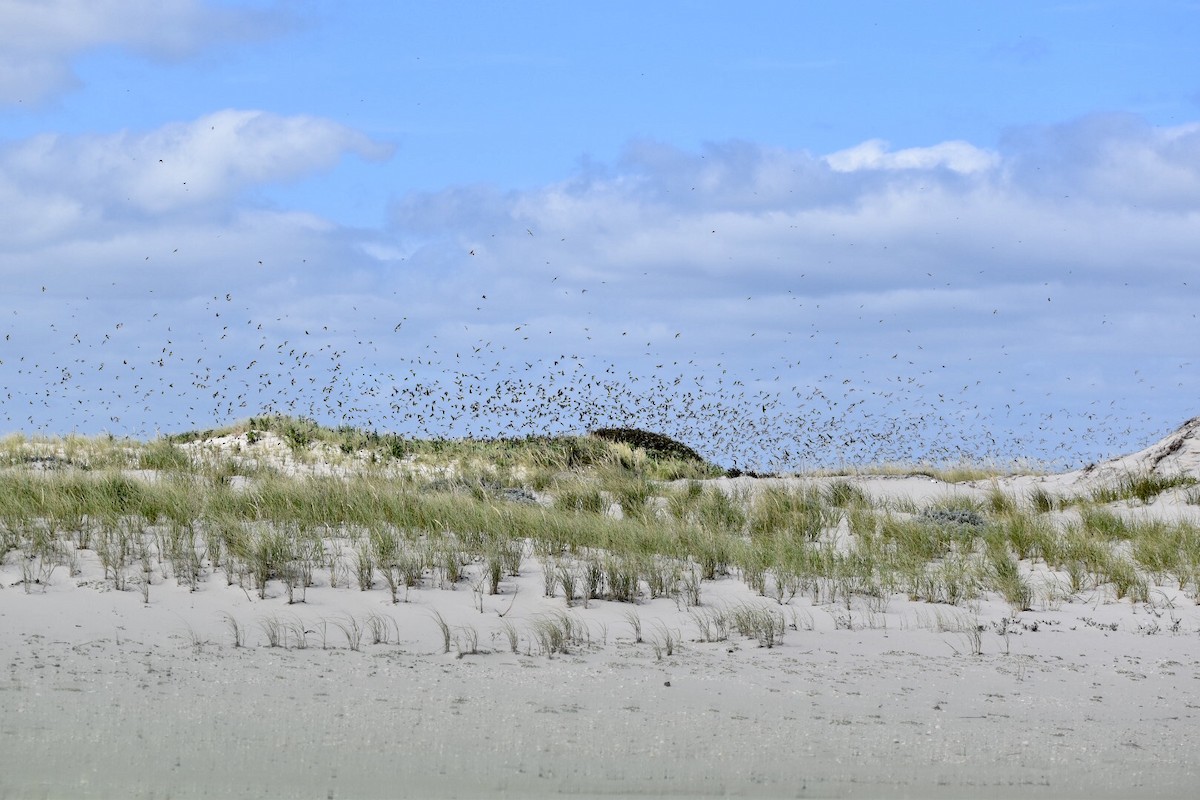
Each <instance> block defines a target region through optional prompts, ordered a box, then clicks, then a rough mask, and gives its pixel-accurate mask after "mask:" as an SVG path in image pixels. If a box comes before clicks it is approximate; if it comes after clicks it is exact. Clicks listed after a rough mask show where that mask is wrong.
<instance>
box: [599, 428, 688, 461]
mask: <svg viewBox="0 0 1200 800" xmlns="http://www.w3.org/2000/svg"><path fill="white" fill-rule="evenodd" d="M592 436H595V437H596V438H597V439H604V440H605V441H609V442H617V443H619V444H627V445H629V446H630V447H633V448H637V449H641V450H645V451H646V455H648V456H650V457H651V458H655V459H670V458H673V459H677V460H679V461H695V462H697V463H700V464H703V463H705V461H704V459H703V458H702V457H701V456H700V454H699V453H697V452H696V451H695V450H693V449H692V448H690V447H688V446H687V445H686V444H684V443H683V442H679V441H676V440H675V439H672V438H671V437H670V436H667V435H665V434H662V433H653V432H651V431H643V430H640V429H638V428H597V429H596V430H594V431H592Z"/></svg>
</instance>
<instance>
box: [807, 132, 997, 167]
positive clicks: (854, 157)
mask: <svg viewBox="0 0 1200 800" xmlns="http://www.w3.org/2000/svg"><path fill="white" fill-rule="evenodd" d="M825 161H826V162H827V163H828V164H829V166H831V167H832V168H833V169H834V170H836V171H838V172H855V171H858V170H867V169H887V170H901V169H907V170H930V169H937V168H939V167H942V168H945V169H948V170H951V171H953V172H961V173H964V174H968V173H973V172H983V171H985V170H989V169H992V168H993V167H995V166H996V164H997V163H998V161H999V158H998V157H997V156H996V154H995V153H990V152H988V151H986V150H981V149H979V148H978V147H975V146H974V145H972V144H969V143H968V142H942V143H941V144H938V145H934V146H933V147H910V148H907V149H904V150H895V151H890V150H889V149H888V143H887V142H885V141H883V140H882V139H871V140H870V141H866V142H863V143H862V144H860V145H856V146H855V147H851V148H848V149H846V150H840V151H838V152H836V153H831V154H829V155H828V156H826V157H825Z"/></svg>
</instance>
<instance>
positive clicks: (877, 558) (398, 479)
mask: <svg viewBox="0 0 1200 800" xmlns="http://www.w3.org/2000/svg"><path fill="white" fill-rule="evenodd" d="M205 434H206V435H201V434H196V435H186V434H185V435H179V436H175V437H170V438H168V439H160V440H156V441H154V442H150V443H148V444H141V443H137V442H131V441H125V440H115V439H103V440H96V441H93V440H82V439H71V440H69V441H68V440H62V441H56V440H26V439H21V438H14V437H10V438H9V439H8V440H5V442H4V448H5V449H4V453H3V458H2V459H0V463H5V464H8V465H9V466H8V467H7V468H4V469H2V470H0V566H2V565H4V564H5V563H7V564H9V565H10V566H11V567H13V568H14V569H15V568H18V567H19V569H16V572H19V576H20V577H19V582H20V583H21V584H22V585H23V587H24V590H25V591H26V592H32V591H45V590H46V588H47V587H48V586H49V585H51V584H52V583H53V582H55V581H61V580H64V579H67V578H68V577H70V576H74V575H77V574H78V572H79V570H80V563H81V559H83V558H88V557H89V556H88V553H94V557H95V559H96V562H97V563H98V564H99V567H100V568H102V569H103V577H104V581H105V582H106V583H107V584H108V585H109V586H111V587H112V588H114V589H117V590H130V589H134V590H137V589H140V590H141V591H142V592H143V593H144V595H145V599H146V600H147V601H149V600H150V593H151V587H152V586H154V587H158V586H160V585H161V584H163V583H164V582H167V581H174V582H175V583H177V584H178V585H180V586H185V587H188V588H190V589H191V590H196V589H197V588H199V587H201V586H202V585H203V584H204V582H205V581H208V580H211V579H212V577H213V576H214V575H216V574H217V573H220V578H219V579H220V580H221V581H222V582H223V584H228V585H231V586H233V585H236V586H239V587H241V588H242V589H243V590H245V591H246V593H247V595H249V594H250V593H253V595H254V596H256V597H257V598H259V599H260V600H264V601H276V602H280V603H287V604H298V603H303V602H304V601H305V599H306V592H307V589H308V588H309V587H311V586H314V585H326V586H329V587H331V588H338V589H343V590H349V589H352V588H353V589H357V590H359V591H362V592H378V591H380V590H381V589H383V590H385V591H386V592H387V595H386V596H387V597H388V598H389V599H390V600H391V602H392V603H400V602H403V601H405V600H407V599H408V594H409V592H410V590H438V589H444V590H454V589H455V588H456V587H458V586H460V585H469V586H471V587H472V590H473V591H472V595H473V597H474V600H473V604H474V605H475V606H476V608H477V610H478V611H479V612H481V613H482V612H485V611H489V612H490V610H491V608H492V607H496V602H497V601H499V603H500V604H501V605H500V606H499V607H498V608H497V610H500V611H501V616H503V602H504V601H503V597H504V595H505V593H506V592H507V591H508V589H507V583H508V581H510V580H512V579H513V578H514V577H516V576H519V575H520V574H521V572H522V566H523V561H524V560H525V559H526V558H529V557H531V556H532V557H535V558H536V560H537V568H540V570H541V573H542V575H543V576H544V588H545V595H546V597H547V598H556V599H557V601H558V602H560V603H562V605H563V607H575V606H578V607H579V609H580V610H579V611H578V612H574V611H573V612H572V614H575V613H584V614H586V613H587V609H588V608H589V607H590V605H591V604H592V603H594V602H599V601H603V602H615V603H623V604H628V605H629V606H630V607H631V608H632V607H633V606H635V604H638V603H644V602H647V601H652V600H656V599H660V598H669V599H672V600H674V602H675V604H676V606H677V608H678V609H679V610H680V611H681V612H684V611H686V612H687V613H688V614H690V616H691V619H692V620H693V621H694V623H695V626H696V630H697V633H698V638H699V640H700V641H702V642H715V641H721V640H724V639H726V638H727V637H729V636H730V634H731V633H738V634H739V635H742V636H745V637H749V638H753V639H755V640H756V641H757V642H758V643H759V644H761V645H762V646H763V647H773V646H775V645H777V644H778V643H779V642H780V641H781V640H782V637H783V634H784V632H785V630H786V624H785V620H786V616H785V615H784V612H785V611H787V610H789V609H791V610H794V609H795V607H796V604H797V603H800V602H801V601H802V600H805V599H806V600H807V602H810V603H811V604H812V605H813V606H815V607H822V608H826V609H828V610H829V614H830V616H831V617H832V618H833V621H834V626H835V627H856V626H859V627H861V626H864V625H867V626H871V627H875V626H877V625H879V624H882V622H881V620H882V616H881V615H883V614H884V613H885V611H886V609H887V606H888V602H889V599H890V598H891V597H894V596H905V597H907V598H909V599H910V600H914V601H918V602H926V603H930V604H937V605H949V606H956V607H963V606H965V605H968V604H970V603H972V602H974V601H975V600H977V599H979V598H980V597H984V596H989V595H990V596H991V597H993V598H994V599H997V600H1002V601H1004V602H1005V603H1007V604H1008V606H1009V607H1010V608H1011V610H1012V613H1013V614H1017V613H1020V612H1022V611H1025V610H1028V609H1031V608H1036V607H1039V603H1048V602H1051V599H1050V598H1051V596H1052V595H1053V596H1054V597H1060V596H1062V595H1060V594H1056V593H1058V592H1065V593H1068V595H1067V596H1070V595H1079V594H1080V593H1083V592H1091V593H1095V592H1097V591H1102V592H1104V594H1103V595H1102V596H1103V597H1106V598H1108V599H1110V600H1112V601H1124V602H1146V601H1147V598H1148V597H1149V596H1150V593H1151V591H1152V588H1153V586H1155V585H1158V586H1162V585H1170V586H1176V587H1178V589H1179V590H1181V591H1185V592H1187V593H1189V595H1190V596H1191V597H1192V598H1193V599H1195V598H1196V597H1197V592H1198V585H1197V582H1198V581H1200V530H1198V529H1197V527H1196V526H1195V525H1191V524H1189V523H1186V522H1174V523H1170V524H1167V523H1163V522H1145V521H1138V520H1136V519H1133V518H1131V517H1130V516H1128V515H1125V514H1123V513H1122V511H1121V508H1120V503H1122V502H1124V501H1127V500H1136V501H1139V502H1142V503H1145V502H1150V501H1152V500H1153V498H1154V497H1157V496H1158V495H1160V494H1161V493H1162V492H1165V491H1169V490H1172V489H1176V488H1186V487H1190V486H1191V484H1192V483H1193V481H1190V479H1187V478H1186V477H1174V478H1166V479H1162V478H1157V477H1154V476H1149V477H1147V476H1137V477H1129V478H1128V479H1126V480H1122V481H1121V482H1120V483H1119V484H1118V485H1116V486H1115V487H1114V488H1112V489H1111V490H1109V489H1104V490H1099V491H1096V492H1093V493H1092V494H1091V495H1090V496H1089V497H1088V498H1086V499H1080V498H1077V497H1076V498H1069V499H1068V501H1066V502H1064V501H1063V500H1062V499H1060V498H1058V497H1056V496H1051V495H1050V494H1049V493H1047V492H1045V491H1044V490H1042V489H1040V488H1039V489H1035V490H1034V491H1033V492H1032V493H1030V494H1028V495H1025V496H1021V495H1019V494H1008V493H1005V492H1003V491H1001V490H1000V489H999V488H997V487H996V486H995V485H993V486H992V488H990V489H985V488H980V489H975V490H973V491H974V494H969V493H968V489H966V488H964V489H963V490H961V492H960V493H958V494H955V495H949V496H947V497H946V498H945V499H943V500H941V501H939V502H936V503H931V504H929V505H927V506H921V505H918V504H916V503H913V502H885V501H873V500H872V498H871V497H870V496H869V495H868V494H867V493H866V492H865V491H864V490H863V489H862V487H861V486H860V485H858V483H857V482H856V481H854V480H853V479H846V478H839V479H818V478H808V479H805V480H803V481H800V482H791V483H788V484H783V483H778V484H770V485H766V486H759V487H756V489H755V491H754V492H748V491H746V490H745V488H744V487H743V488H741V489H738V488H734V489H732V490H730V489H729V488H728V487H726V488H725V489H724V490H723V489H721V488H718V487H717V485H715V484H706V483H704V482H703V481H701V480H699V478H698V477H697V473H695V472H692V473H690V474H689V475H688V476H687V477H686V478H685V479H684V480H681V481H679V482H678V483H675V484H668V483H667V482H666V480H665V479H664V477H663V476H664V475H666V476H668V477H672V476H674V475H675V474H676V473H679V472H687V470H692V469H694V468H695V465H696V464H697V463H702V462H698V461H697V460H696V458H692V456H691V455H689V454H688V453H687V452H686V451H683V450H680V449H678V448H675V447H671V446H668V445H665V444H663V443H662V442H661V441H660V440H658V439H654V438H653V437H624V438H621V437H617V438H616V439H615V440H610V439H608V438H605V437H602V436H585V437H562V438H540V439H539V438H530V439H513V440H494V441H488V442H483V441H410V440H403V441H401V440H398V439H395V438H394V437H389V436H387V435H380V434H376V433H373V432H366V431H361V430H354V429H350V428H339V429H327V428H323V427H321V426H318V425H316V424H315V423H311V422H309V421H306V420H303V419H290V418H281V417H262V418H255V419H252V420H250V421H249V422H247V423H245V424H243V425H240V426H235V427H234V428H231V429H226V430H225V431H218V432H205ZM252 434H253V435H254V436H256V437H258V442H257V443H256V444H251V443H250V441H251V435H252ZM242 435H244V436H245V437H246V438H245V439H244V440H243V445H241V446H240V447H241V449H232V450H231V449H225V450H220V449H217V448H216V447H215V446H214V445H212V444H211V441H213V437H228V436H242ZM269 437H277V440H276V442H277V444H276V445H270V438H269ZM631 442H632V444H631ZM633 445H636V447H635V446H633ZM268 446H278V447H281V448H283V450H284V451H286V454H287V457H288V458H291V459H294V460H295V462H296V463H298V464H308V463H311V462H310V459H311V458H314V457H315V456H313V454H314V453H317V452H318V451H319V452H322V453H325V454H329V455H330V457H331V458H333V459H334V460H335V461H336V459H339V458H341V459H345V460H344V461H343V462H341V463H342V465H343V467H344V469H342V470H341V471H340V472H339V471H335V472H332V473H329V472H322V471H319V470H312V469H307V470H306V469H301V468H293V469H291V470H290V472H291V474H289V472H288V471H285V470H282V469H280V468H279V466H278V464H277V463H272V462H271V461H270V459H268V458H266V457H264V456H261V455H256V452H257V451H256V450H255V448H256V447H268ZM68 454H69V455H68ZM692 455H694V454H692ZM697 458H698V457H697ZM35 464H36V465H38V466H37V467H36V468H35V467H33V466H31V465H35ZM44 464H53V465H54V466H53V468H44V467H43V466H42V465H44ZM680 465H690V466H688V467H687V468H686V469H684V467H682V466H680ZM704 470H708V467H707V466H705V467H704ZM710 473H711V471H709V473H705V474H710ZM234 475H236V476H241V477H240V479H239V480H238V481H236V482H235V481H232V480H230V476H234ZM531 481H532V482H536V483H537V484H538V486H539V487H540V488H537V489H536V490H535V489H533V488H531ZM1190 491H1191V492H1192V493H1193V494H1194V492H1195V489H1194V488H1193V489H1190ZM1185 498H1186V499H1187V500H1189V501H1193V500H1194V498H1193V497H1192V495H1191V494H1189V495H1186V496H1185ZM618 509H619V513H618ZM1050 512H1058V513H1057V514H1052V513H1050ZM1038 575H1042V576H1044V577H1043V578H1039V577H1038ZM725 579H740V580H742V581H744V582H745V584H746V585H747V586H748V587H750V589H751V590H753V591H754V592H756V593H757V594H759V595H761V596H762V597H764V598H769V599H770V601H771V603H770V604H769V605H766V606H755V605H744V606H738V607H735V608H731V609H717V608H710V607H707V606H705V605H703V603H704V602H705V598H706V597H707V590H706V588H705V587H706V582H710V581H717V580H725ZM1047 581H1049V583H1046V582H1047ZM1043 584H1045V585H1046V586H1052V587H1061V588H1044V586H1043ZM154 591H155V594H156V596H157V592H158V591H159V590H158V589H157V588H155V590H154ZM489 598H490V599H491V601H490V602H489ZM509 606H510V607H511V602H510V603H509ZM772 608H774V609H776V610H774V611H772V610H771V609H772ZM433 614H434V621H435V622H436V623H437V625H438V628H439V630H441V632H442V637H441V638H442V649H443V650H444V652H447V653H449V652H451V650H452V649H456V650H457V652H458V653H459V654H460V655H466V654H474V653H478V652H483V651H481V650H480V649H479V634H478V632H477V631H476V630H475V628H474V627H472V626H461V625H460V626H452V625H450V624H449V623H447V622H446V620H445V619H443V618H442V617H441V616H440V615H438V614H437V612H436V611H435V612H433ZM626 618H627V619H628V620H630V624H631V625H632V627H633V630H634V638H635V640H636V641H638V642H642V641H651V642H652V643H653V644H654V646H655V648H657V649H658V650H659V651H661V655H663V656H666V655H670V654H671V653H673V652H675V651H676V650H677V648H678V645H679V643H680V641H681V639H680V636H679V634H678V632H677V631H675V630H674V629H670V630H666V629H655V630H654V632H653V633H652V634H647V633H646V632H645V631H643V630H642V626H641V622H640V618H639V617H638V615H637V614H636V612H633V611H631V612H630V614H629V615H628V616H627V617H626ZM297 619H298V618H297ZM328 624H332V625H333V626H334V627H335V628H336V629H340V630H341V631H342V633H343V634H344V636H345V640H346V644H347V646H348V647H350V649H359V648H360V647H361V646H363V645H364V644H380V643H387V642H390V641H399V629H398V628H397V627H396V624H395V622H394V621H392V620H390V618H388V617H385V616H382V615H380V614H378V613H374V614H372V615H370V616H368V617H367V618H366V620H365V621H360V620H357V619H355V618H353V617H352V616H347V617H344V618H338V619H334V620H333V621H332V623H325V622H324V621H323V622H322V626H321V629H322V630H324V629H325V628H326V627H327V625H328ZM257 625H258V628H259V629H261V631H262V633H263V634H264V637H265V640H266V642H267V643H268V644H269V645H271V646H276V647H302V646H306V644H307V641H308V639H307V638H306V637H307V634H310V633H312V631H310V630H307V629H306V628H305V626H304V625H302V624H299V623H298V622H296V620H295V619H293V618H286V617H282V616H279V615H276V614H268V615H265V616H261V617H260V618H259V619H258V623H257ZM226 626H227V628H228V630H229V632H230V634H231V636H232V640H233V644H234V645H235V646H244V645H245V643H246V639H247V636H246V628H245V627H244V626H243V625H242V624H241V623H240V622H237V621H236V620H234V619H233V617H232V616H229V617H227V619H226ZM505 626H506V627H505V630H504V631H503V632H497V633H496V634H495V635H500V633H503V636H504V637H505V638H506V639H507V648H506V649H507V650H509V651H512V652H516V651H517V650H519V649H520V648H521V646H522V644H524V647H525V650H526V652H535V651H536V652H539V653H541V654H544V655H555V654H561V653H565V652H570V651H571V650H573V649H577V648H579V647H582V646H584V645H585V644H587V643H589V642H590V636H591V632H590V630H589V629H588V628H587V625H586V623H585V622H583V620H581V619H580V618H579V617H576V616H571V615H559V616H555V615H551V616H544V617H541V618H538V619H537V620H534V621H532V622H529V623H528V629H527V634H526V635H522V630H524V629H523V628H521V627H519V626H518V625H517V624H516V623H513V622H510V621H508V620H506V621H505ZM810 626H811V620H810ZM644 634H645V635H644ZM327 641H328V640H327V638H325V637H323V645H324V644H325V643H326V642H327ZM972 649H973V648H972Z"/></svg>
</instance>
